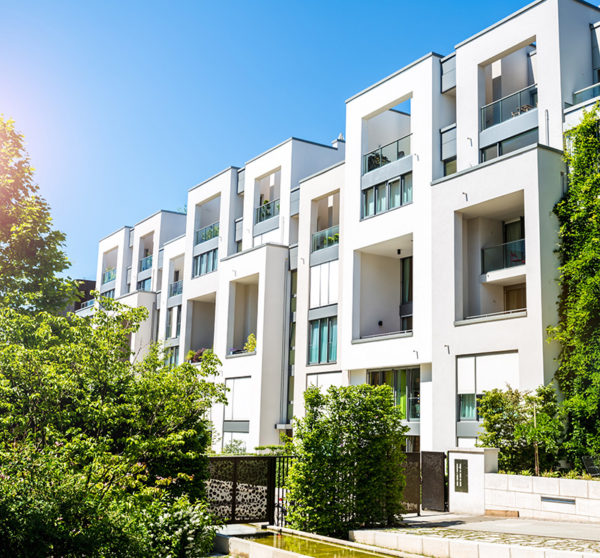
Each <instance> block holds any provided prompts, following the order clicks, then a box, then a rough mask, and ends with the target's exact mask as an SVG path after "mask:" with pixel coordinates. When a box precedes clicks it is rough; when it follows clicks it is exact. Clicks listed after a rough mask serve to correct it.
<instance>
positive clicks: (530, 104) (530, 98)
mask: <svg viewBox="0 0 600 558" xmlns="http://www.w3.org/2000/svg"><path fill="white" fill-rule="evenodd" d="M537 104H538V95H537V84H534V85H529V86H528V87H526V88H525V89H521V90H520V91H517V92H516V93H512V94H511V95H507V96H506V97H502V99H498V100H497V101H494V102H493V103H490V104H488V105H485V106H483V107H481V129H482V130H485V129H486V128H489V127H490V126H494V125H495V124H500V123H501V122H504V121H506V120H509V119H510V118H514V117H515V116H520V115H521V114H524V113H526V112H528V111H530V110H532V109H534V108H536V107H537Z"/></svg>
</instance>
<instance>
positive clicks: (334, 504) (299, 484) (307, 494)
mask: <svg viewBox="0 0 600 558" xmlns="http://www.w3.org/2000/svg"><path fill="white" fill-rule="evenodd" d="M304 401H305V409H306V414H305V417H304V418H303V419H301V420H298V421H295V424H294V442H293V444H294V453H295V455H296V461H295V463H294V465H293V466H292V468H291V469H290V473H289V477H288V481H287V487H288V490H289V493H288V501H289V502H290V509H289V510H288V512H289V513H288V517H287V521H288V525H289V526H290V527H292V528H296V529H301V530H303V531H310V532H313V533H319V534H321V535H337V536H342V537H346V536H347V535H348V531H349V530H351V529H356V528H359V527H368V526H375V525H391V524H394V523H395V521H396V520H397V519H398V514H399V513H400V512H401V511H402V491H403V488H404V474H403V467H402V463H403V461H404V451H403V450H404V446H405V432H406V430H407V428H406V427H405V426H403V424H402V413H401V410H400V408H399V407H396V406H395V405H394V398H393V394H392V390H391V388H390V387H389V386H378V387H375V386H369V385H360V386H349V387H339V388H336V387H331V388H329V390H328V391H327V392H326V393H324V392H323V391H320V390H319V388H317V387H310V388H309V389H307V390H306V392H305V395H304Z"/></svg>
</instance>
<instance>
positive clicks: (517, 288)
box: [504, 283, 527, 310]
mask: <svg viewBox="0 0 600 558" xmlns="http://www.w3.org/2000/svg"><path fill="white" fill-rule="evenodd" d="M525 308H527V295H526V288H525V283H519V284H518V285H510V286H508V287H504V310H524V309H525Z"/></svg>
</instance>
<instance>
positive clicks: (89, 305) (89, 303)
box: [79, 298, 96, 310]
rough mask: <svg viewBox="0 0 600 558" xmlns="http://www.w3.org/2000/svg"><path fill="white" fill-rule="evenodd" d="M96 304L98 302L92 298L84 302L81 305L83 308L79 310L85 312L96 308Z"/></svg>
mask: <svg viewBox="0 0 600 558" xmlns="http://www.w3.org/2000/svg"><path fill="white" fill-rule="evenodd" d="M94 302H96V300H95V299H94V298H92V299H90V300H84V301H83V302H82V303H81V306H80V307H79V309H80V310H83V309H84V308H92V307H93V306H94Z"/></svg>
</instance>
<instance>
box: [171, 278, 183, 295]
mask: <svg viewBox="0 0 600 558" xmlns="http://www.w3.org/2000/svg"><path fill="white" fill-rule="evenodd" d="M182 292H183V280H181V279H180V280H179V281H175V282H173V283H171V284H170V285H169V297H171V296H177V295H180V294H181V293H182Z"/></svg>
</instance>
